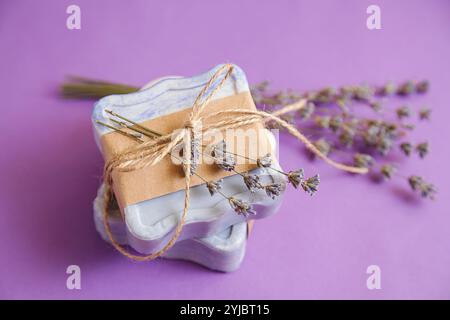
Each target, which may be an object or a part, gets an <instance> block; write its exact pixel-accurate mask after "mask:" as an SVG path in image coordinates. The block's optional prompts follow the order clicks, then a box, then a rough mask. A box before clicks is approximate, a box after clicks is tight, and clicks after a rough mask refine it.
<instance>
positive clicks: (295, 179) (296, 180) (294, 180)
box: [287, 169, 305, 189]
mask: <svg viewBox="0 0 450 320" xmlns="http://www.w3.org/2000/svg"><path fill="white" fill-rule="evenodd" d="M287 178H288V181H289V182H290V183H291V184H292V185H293V186H294V188H295V189H297V187H298V186H299V185H300V184H301V183H303V180H304V178H305V172H304V171H303V169H298V170H295V171H289V173H288V174H287Z"/></svg>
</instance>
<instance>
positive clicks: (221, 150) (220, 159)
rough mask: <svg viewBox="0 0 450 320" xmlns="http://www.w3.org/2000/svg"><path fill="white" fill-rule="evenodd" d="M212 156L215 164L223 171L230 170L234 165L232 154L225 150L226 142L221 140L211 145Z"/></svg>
mask: <svg viewBox="0 0 450 320" xmlns="http://www.w3.org/2000/svg"><path fill="white" fill-rule="evenodd" d="M211 155H212V157H213V158H214V162H215V163H216V165H217V166H218V167H219V168H220V169H222V170H225V171H232V170H234V167H235V166H236V160H235V159H234V157H233V155H232V154H230V153H228V152H227V144H226V142H225V140H222V141H220V142H218V143H217V144H215V145H214V146H213V149H212V152H211Z"/></svg>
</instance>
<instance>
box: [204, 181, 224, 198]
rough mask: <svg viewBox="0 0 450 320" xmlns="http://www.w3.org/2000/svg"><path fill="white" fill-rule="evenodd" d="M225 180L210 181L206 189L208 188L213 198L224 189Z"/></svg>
mask: <svg viewBox="0 0 450 320" xmlns="http://www.w3.org/2000/svg"><path fill="white" fill-rule="evenodd" d="M222 182H223V179H220V180H217V181H209V182H207V183H206V187H207V188H208V191H209V193H210V194H211V196H213V195H214V194H215V193H216V192H217V191H219V190H220V189H222Z"/></svg>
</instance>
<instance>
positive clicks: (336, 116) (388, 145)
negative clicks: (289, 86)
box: [252, 81, 436, 198]
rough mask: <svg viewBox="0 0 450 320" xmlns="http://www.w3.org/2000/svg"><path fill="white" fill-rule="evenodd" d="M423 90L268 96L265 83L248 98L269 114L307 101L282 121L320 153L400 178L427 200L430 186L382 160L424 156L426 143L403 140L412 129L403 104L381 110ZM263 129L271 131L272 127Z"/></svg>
mask: <svg viewBox="0 0 450 320" xmlns="http://www.w3.org/2000/svg"><path fill="white" fill-rule="evenodd" d="M428 90H429V83H428V81H419V82H413V81H407V82H405V83H402V84H400V85H394V84H393V83H387V84H386V85H383V86H368V85H360V86H343V87H340V88H332V87H326V88H323V89H320V90H315V91H310V92H304V93H300V92H296V91H293V90H285V91H278V92H277V91H272V90H271V89H270V88H269V83H268V82H267V81H265V82H262V83H259V84H257V85H255V86H253V88H252V95H253V98H254V100H255V102H256V105H257V106H258V107H259V108H262V109H266V110H267V109H269V110H270V111H273V110H276V109H277V108H278V107H282V106H286V105H289V104H292V103H294V102H296V101H298V100H299V99H302V98H305V99H307V100H308V103H307V104H306V105H305V107H304V108H303V109H301V110H300V111H298V112H297V113H295V114H289V115H287V116H284V120H286V121H288V122H289V123H291V124H295V125H296V126H298V127H299V129H300V130H301V131H302V132H304V133H306V134H308V135H309V136H311V137H312V138H313V139H314V145H315V146H316V147H317V149H319V150H320V151H321V152H322V153H323V154H325V155H329V154H330V153H336V154H337V156H339V157H343V158H344V159H342V160H344V161H345V160H347V161H348V162H352V163H353V165H355V166H357V167H364V168H368V169H369V170H370V171H371V172H373V173H375V174H377V175H380V176H382V177H384V179H385V180H389V179H391V178H392V177H394V176H397V177H400V178H403V179H405V180H406V181H407V183H408V184H409V186H410V188H411V189H412V190H413V191H418V192H419V193H420V195H421V196H422V197H424V198H433V197H434V195H435V193H436V188H435V187H434V186H433V185H432V184H430V183H427V182H425V180H424V179H423V178H421V177H417V176H415V175H412V176H410V177H405V176H403V175H401V174H400V172H399V170H398V165H395V164H393V163H390V161H389V160H388V159H389V156H390V155H391V153H393V152H395V151H396V150H399V151H400V153H401V154H403V155H405V156H410V155H412V154H413V153H414V152H415V153H417V155H418V156H419V157H420V158H425V157H426V155H427V154H428V152H429V144H428V142H419V143H415V144H414V143H411V142H410V141H408V140H407V138H408V134H409V132H410V131H412V130H414V128H415V126H414V125H413V124H412V123H411V121H410V120H411V118H412V116H413V115H414V112H413V111H412V109H411V108H410V107H408V106H406V105H404V103H402V104H401V106H399V107H398V108H396V109H395V110H391V109H389V108H386V107H385V105H386V103H387V102H388V101H389V100H391V101H392V100H394V99H392V98H394V97H398V98H400V99H405V98H408V97H411V96H413V95H414V94H425V93H427V92H428ZM364 106H367V107H369V108H364ZM430 116H431V109H429V108H427V107H422V108H421V109H419V111H418V112H417V118H418V120H419V121H424V120H429V119H430ZM267 125H268V127H269V128H273V127H276V125H274V124H273V123H268V124H267Z"/></svg>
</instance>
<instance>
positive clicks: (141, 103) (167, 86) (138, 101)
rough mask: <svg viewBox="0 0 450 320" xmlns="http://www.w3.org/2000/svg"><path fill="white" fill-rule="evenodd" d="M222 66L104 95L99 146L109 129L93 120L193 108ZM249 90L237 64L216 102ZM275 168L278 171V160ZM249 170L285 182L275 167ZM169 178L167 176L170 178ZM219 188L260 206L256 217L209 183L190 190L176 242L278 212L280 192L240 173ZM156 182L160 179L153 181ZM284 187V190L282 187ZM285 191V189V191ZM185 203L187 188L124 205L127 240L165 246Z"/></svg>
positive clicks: (145, 250) (150, 248)
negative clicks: (253, 184)
mask: <svg viewBox="0 0 450 320" xmlns="http://www.w3.org/2000/svg"><path fill="white" fill-rule="evenodd" d="M219 67H220V66H217V67H215V68H214V69H212V70H210V71H208V72H206V73H204V74H201V75H199V76H195V77H191V78H184V77H175V76H173V77H166V78H161V79H158V80H156V81H153V82H151V83H150V84H149V85H147V86H146V87H144V88H143V89H142V90H141V91H139V92H136V93H131V94H126V95H112V96H108V97H105V98H102V99H101V100H100V101H98V102H97V103H96V105H95V107H94V111H93V114H92V121H93V126H94V132H95V136H96V141H97V144H98V146H99V148H100V147H101V146H100V143H99V141H100V137H101V136H102V135H104V134H106V133H109V132H111V129H108V128H106V127H104V126H101V125H99V124H97V123H96V122H95V121H96V120H100V121H103V122H106V123H109V120H108V118H109V117H110V115H109V114H107V113H106V112H105V109H110V110H112V111H114V112H116V113H118V114H120V115H122V116H125V117H126V118H128V119H131V120H133V121H135V122H138V123H140V122H143V121H146V120H149V119H154V118H157V117H160V116H162V115H165V114H169V113H173V112H177V111H180V110H183V109H185V108H189V107H190V106H192V104H193V103H194V100H195V98H196V97H197V95H198V94H199V92H200V90H201V89H202V88H203V87H204V85H205V84H206V83H207V82H208V80H209V79H210V78H211V76H212V75H213V74H214V73H215V72H216V71H217V69H218V68H219ZM246 91H249V88H248V83H247V80H246V78H245V74H244V73H243V71H242V70H241V69H240V68H239V67H237V66H235V67H234V70H233V73H232V75H231V77H230V78H229V79H227V80H226V81H225V83H224V86H223V87H222V88H221V90H219V91H218V92H217V94H216V95H214V98H213V100H216V99H220V98H225V97H227V96H232V95H235V94H238V93H241V92H246ZM266 133H267V135H268V137H269V138H270V139H269V140H270V142H271V144H272V150H276V141H275V138H274V136H273V135H272V134H271V133H270V132H269V131H268V130H266ZM272 167H274V168H277V169H280V170H281V168H280V166H279V164H278V162H277V161H276V160H274V161H273V165H272ZM251 173H255V174H259V175H264V176H263V180H264V181H266V182H276V183H280V184H282V185H283V186H285V185H286V182H285V177H284V176H283V175H282V174H280V173H277V172H276V171H274V170H268V169H263V168H261V169H255V170H252V171H251ZM168 178H169V177H168ZM223 180H224V181H223V186H222V189H221V191H222V192H223V193H224V194H226V195H227V196H234V197H236V198H238V199H241V200H245V201H248V202H250V203H251V204H252V205H253V207H254V209H255V210H256V212H257V214H256V215H251V216H249V217H245V216H243V215H238V214H236V213H235V212H234V211H233V210H232V209H231V208H230V205H229V203H228V200H227V199H225V198H223V197H221V196H220V195H215V196H213V197H211V195H210V194H209V192H208V190H207V188H206V187H205V185H199V186H195V187H192V188H191V200H190V206H189V210H188V213H187V217H186V222H185V225H184V228H183V231H182V233H181V235H180V237H179V238H178V241H182V240H185V239H191V238H204V237H210V236H213V235H215V234H218V233H219V232H221V231H223V230H225V229H227V228H228V227H230V226H232V225H236V224H239V223H241V222H245V221H246V220H247V219H261V218H265V217H268V216H270V215H271V214H273V213H275V212H276V211H277V209H278V207H279V205H280V204H281V200H282V194H281V195H280V196H279V197H277V198H276V199H271V198H269V197H268V196H267V195H266V194H265V192H264V190H257V191H256V192H253V193H252V192H250V191H249V190H248V189H247V188H246V186H245V185H244V183H243V181H242V177H241V176H239V175H234V176H229V177H226V178H224V179H223ZM155 183H157V182H155ZM283 189H284V188H283ZM282 193H284V190H283V191H282ZM183 206H184V190H181V191H177V192H174V193H171V194H167V195H164V196H160V197H157V198H154V199H150V200H145V201H142V202H139V203H136V204H133V205H129V206H127V207H125V208H124V215H125V224H126V234H127V236H126V237H127V243H128V244H129V245H130V246H131V247H133V249H135V250H136V251H138V252H140V253H142V254H150V253H154V252H156V251H157V250H159V249H161V248H162V247H163V246H164V245H165V243H167V241H169V239H170V238H171V237H172V234H173V231H174V229H175V227H176V226H177V224H178V221H179V217H180V216H181V213H182V211H183Z"/></svg>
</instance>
